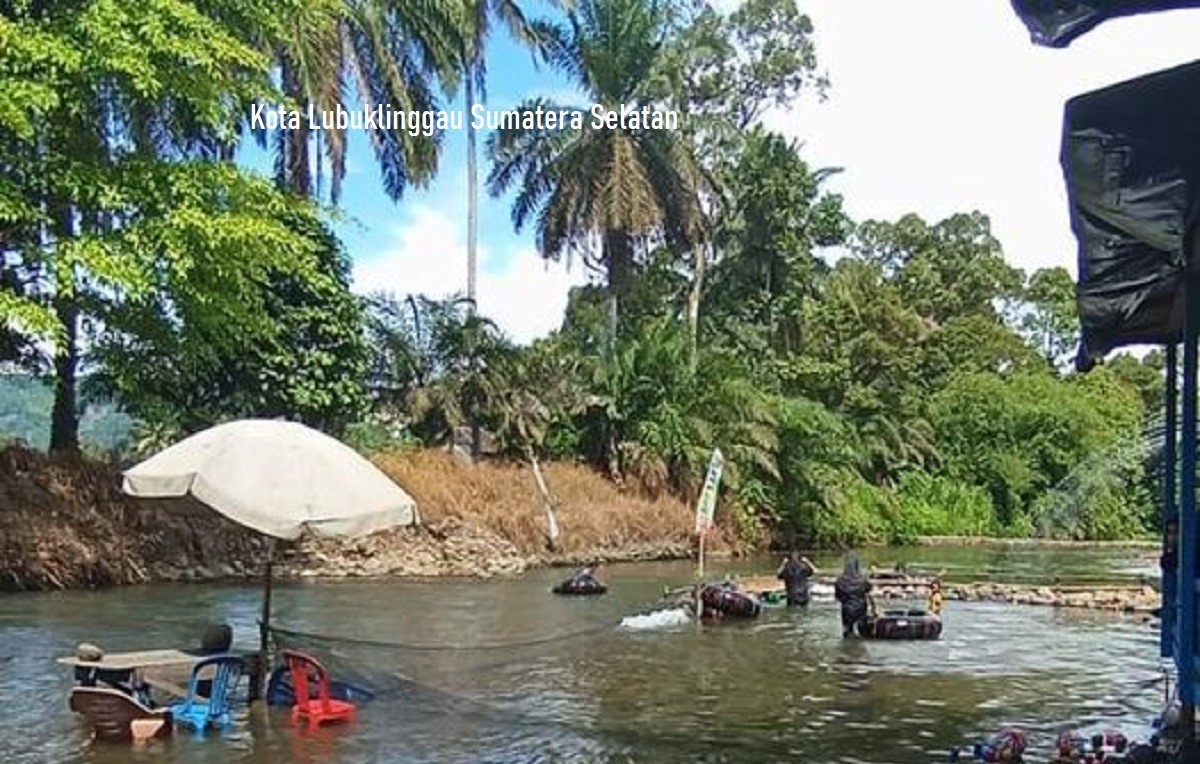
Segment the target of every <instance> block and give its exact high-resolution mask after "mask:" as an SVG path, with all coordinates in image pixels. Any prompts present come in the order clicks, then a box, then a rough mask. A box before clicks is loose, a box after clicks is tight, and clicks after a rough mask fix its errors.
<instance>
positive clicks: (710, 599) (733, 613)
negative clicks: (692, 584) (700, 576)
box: [700, 584, 762, 619]
mask: <svg viewBox="0 0 1200 764" xmlns="http://www.w3.org/2000/svg"><path fill="white" fill-rule="evenodd" d="M700 604H701V605H702V606H703V612H702V613H701V616H702V617H703V618H711V619H724V618H739V619H749V618H757V617H758V614H759V613H760V612H762V606H761V605H760V604H759V602H758V600H757V599H756V598H754V597H753V596H751V595H749V594H747V593H746V592H743V591H740V590H738V589H735V588H734V587H733V586H732V585H730V584H720V585H718V584H705V585H704V587H703V588H701V589H700Z"/></svg>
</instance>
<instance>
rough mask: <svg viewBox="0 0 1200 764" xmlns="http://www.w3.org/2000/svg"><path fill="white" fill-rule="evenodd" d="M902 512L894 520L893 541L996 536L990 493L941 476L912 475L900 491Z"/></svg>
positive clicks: (902, 478) (903, 483) (907, 478)
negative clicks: (918, 537) (929, 537)
mask: <svg viewBox="0 0 1200 764" xmlns="http://www.w3.org/2000/svg"><path fill="white" fill-rule="evenodd" d="M897 498H898V500H899V505H900V506H899V511H898V512H897V514H896V516H895V517H894V518H893V519H892V531H891V535H892V541H897V542H905V541H912V540H914V539H915V538H916V537H917V536H992V535H996V530H997V528H996V524H995V523H996V515H995V510H994V509H993V507H992V502H991V499H990V498H989V497H988V495H987V493H986V492H985V491H983V490H982V489H980V488H979V487H977V486H974V485H968V484H965V483H961V482H958V481H956V480H953V479H951V478H948V477H945V476H942V475H930V474H929V473H927V472H909V473H906V474H905V475H904V476H902V477H901V479H900V485H899V488H898V490H897Z"/></svg>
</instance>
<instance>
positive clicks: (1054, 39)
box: [1012, 0, 1200, 48]
mask: <svg viewBox="0 0 1200 764" xmlns="http://www.w3.org/2000/svg"><path fill="white" fill-rule="evenodd" d="M1012 4H1013V8H1014V9H1015V10H1016V12H1017V15H1018V16H1020V17H1021V20H1022V21H1023V22H1025V26H1026V27H1028V28H1029V32H1030V34H1031V35H1032V36H1033V41H1034V42H1035V43H1037V44H1038V45H1047V46H1049V47H1052V48H1065V47H1066V46H1068V45H1070V44H1071V42H1072V41H1074V40H1075V39H1076V38H1077V37H1079V36H1081V35H1083V34H1085V33H1087V32H1089V31H1091V30H1092V29H1095V28H1096V27H1097V26H1098V25H1100V24H1103V23H1104V22H1105V21H1108V20H1110V19H1116V18H1120V17H1122V16H1137V15H1140V14H1143V13H1153V12H1155V11H1173V10H1177V9H1179V8H1200V0H1012Z"/></svg>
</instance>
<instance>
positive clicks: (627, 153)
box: [488, 0, 696, 337]
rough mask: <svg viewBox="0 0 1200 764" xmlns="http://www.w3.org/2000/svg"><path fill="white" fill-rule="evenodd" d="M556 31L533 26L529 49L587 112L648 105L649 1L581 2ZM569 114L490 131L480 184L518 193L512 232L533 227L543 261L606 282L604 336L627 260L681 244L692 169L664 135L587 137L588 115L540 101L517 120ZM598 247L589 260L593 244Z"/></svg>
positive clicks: (627, 271) (626, 283)
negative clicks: (486, 168)
mask: <svg viewBox="0 0 1200 764" xmlns="http://www.w3.org/2000/svg"><path fill="white" fill-rule="evenodd" d="M568 21H569V24H568V25H567V26H562V25H555V24H551V23H547V22H539V23H538V24H537V33H538V36H539V50H540V51H541V53H542V54H543V56H544V57H545V58H546V59H547V61H548V62H549V63H550V64H551V65H552V66H554V67H556V68H558V69H560V70H562V71H563V72H565V73H566V74H567V75H568V76H570V77H571V79H572V80H573V81H574V83H575V84H576V85H577V86H578V87H579V88H581V89H582V90H583V91H584V92H586V93H587V94H588V98H589V99H590V100H591V101H593V102H594V103H599V104H603V105H604V106H605V107H607V108H609V109H612V110H619V109H620V108H621V105H622V104H626V105H632V106H635V107H640V106H642V105H652V104H649V103H648V102H647V100H646V99H645V98H644V93H643V91H642V87H643V84H644V83H645V82H647V81H648V79H649V77H650V76H651V73H652V71H653V69H654V67H655V65H656V63H657V61H658V58H659V56H660V54H661V51H662V39H663V35H664V29H665V17H664V12H663V10H662V9H661V7H660V4H659V3H657V2H653V0H581V2H579V4H578V5H577V6H576V7H574V8H573V9H572V10H571V11H570V12H569V14H568ZM539 106H540V107H541V108H542V109H558V110H562V111H568V112H572V113H578V114H580V117H581V123H582V124H581V126H580V127H578V128H574V129H573V127H572V126H570V125H568V127H567V128H566V129H560V128H559V126H558V125H555V126H554V127H553V128H551V127H550V126H549V125H546V126H545V129H538V128H532V129H526V128H524V127H515V128H504V129H500V130H498V131H497V132H496V133H494V134H493V135H492V136H491V138H490V139H489V144H488V149H489V152H490V154H491V157H492V160H493V166H492V171H491V173H490V175H489V176H488V187H489V191H490V192H491V193H492V195H494V196H499V195H500V194H502V193H504V192H506V191H507V190H509V189H511V188H516V189H517V197H516V200H515V201H514V203H513V211H512V215H513V222H514V224H515V225H516V227H517V229H518V230H521V229H523V228H524V227H525V225H526V224H528V223H529V222H530V221H531V220H534V221H536V228H537V243H538V248H539V250H540V252H541V254H542V256H543V257H544V258H546V259H551V260H559V259H561V258H562V257H564V256H567V257H569V256H571V255H572V254H574V253H576V252H578V253H581V254H582V255H583V258H584V261H585V262H586V263H587V264H588V265H590V266H593V267H598V268H603V269H604V270H605V271H606V275H607V280H608V287H609V333H610V337H611V336H615V333H616V321H617V305H618V304H619V302H620V300H621V298H623V297H624V296H625V295H626V294H627V293H628V291H629V289H630V286H631V284H632V280H633V278H634V272H635V267H636V265H637V260H638V257H639V256H640V255H641V254H643V253H644V252H645V251H646V249H647V247H648V246H649V245H653V244H655V243H658V242H661V241H662V240H664V239H665V240H668V241H673V242H680V243H682V242H685V241H686V240H687V239H688V238H689V234H690V233H691V231H692V227H693V225H694V221H695V217H696V216H695V194H694V192H693V190H692V187H691V186H692V184H691V183H690V182H689V180H688V179H689V178H692V177H694V175H695V174H694V172H693V171H692V169H691V168H692V166H693V164H694V160H693V157H692V156H691V154H690V152H689V149H688V147H687V145H686V144H685V143H684V142H683V141H681V140H680V139H679V137H678V136H677V134H676V133H675V132H674V131H670V130H660V131H655V130H648V129H628V128H618V129H608V128H607V127H604V128H601V129H594V128H593V127H592V126H591V122H592V119H591V115H590V114H588V113H587V112H585V111H583V110H581V109H579V108H577V107H572V106H566V105H561V104H555V103H551V102H549V101H548V100H545V99H537V100H533V101H527V102H526V103H524V104H522V105H521V107H520V108H521V109H522V110H535V109H537V108H538V107H539ZM597 243H598V244H599V251H598V252H597V251H596V250H595V247H594V245H595V244H597Z"/></svg>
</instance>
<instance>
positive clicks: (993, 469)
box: [930, 373, 1141, 524]
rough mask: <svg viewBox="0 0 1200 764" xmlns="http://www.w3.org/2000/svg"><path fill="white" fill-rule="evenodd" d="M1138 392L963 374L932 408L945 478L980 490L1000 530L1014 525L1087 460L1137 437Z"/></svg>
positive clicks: (1045, 378) (1102, 382) (1103, 383)
mask: <svg viewBox="0 0 1200 764" xmlns="http://www.w3.org/2000/svg"><path fill="white" fill-rule="evenodd" d="M1139 408H1140V407H1139V406H1138V400H1137V398H1136V396H1135V394H1134V393H1133V391H1131V390H1129V389H1128V388H1123V387H1121V386H1120V385H1118V384H1116V383H1114V382H1113V381H1111V380H1106V379H1103V378H1100V377H1084V378H1082V379H1072V380H1067V381H1060V380H1058V379H1057V378H1055V377H1053V376H1051V375H1050V374H1048V373H1042V374H1023V375H1016V376H1013V377H1012V378H1010V379H1003V378H1000V377H996V376H991V375H985V374H962V375H959V376H956V377H954V378H953V379H952V380H951V381H950V382H949V383H948V384H947V386H946V388H945V389H944V390H942V391H940V392H938V393H937V394H936V395H935V396H934V397H933V399H932V400H931V402H930V411H931V419H932V422H933V424H934V428H935V432H936V434H937V439H938V442H939V444H941V450H942V454H943V457H944V463H943V464H944V469H945V471H946V474H947V475H949V476H951V477H953V478H956V479H959V480H963V481H966V482H968V483H972V484H974V485H978V486H981V487H983V488H984V489H985V490H986V491H987V492H988V494H989V495H990V496H991V500H992V502H993V503H994V505H995V507H996V511H997V519H998V520H999V522H1000V523H1001V524H1008V523H1010V522H1012V521H1013V520H1015V519H1016V517H1017V516H1018V514H1019V513H1020V511H1021V510H1023V509H1024V508H1026V507H1028V506H1029V504H1030V503H1031V502H1032V501H1033V500H1034V499H1035V498H1036V497H1037V496H1038V495H1039V494H1041V493H1044V492H1045V491H1048V490H1050V489H1051V488H1053V487H1055V486H1056V485H1057V484H1058V483H1059V482H1060V481H1062V480H1063V479H1064V478H1066V477H1067V475H1068V474H1069V473H1070V471H1071V469H1072V468H1074V467H1075V466H1076V465H1078V464H1079V463H1080V462H1081V461H1082V460H1083V459H1084V458H1085V457H1086V456H1087V455H1088V454H1091V453H1095V452H1097V451H1099V450H1101V449H1103V448H1104V447H1106V446H1107V445H1109V444H1111V443H1113V442H1115V441H1116V440H1117V439H1118V438H1119V437H1121V436H1122V435H1124V434H1127V433H1129V432H1137V430H1138V424H1139V418H1140V414H1141V412H1140V410H1139Z"/></svg>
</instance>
